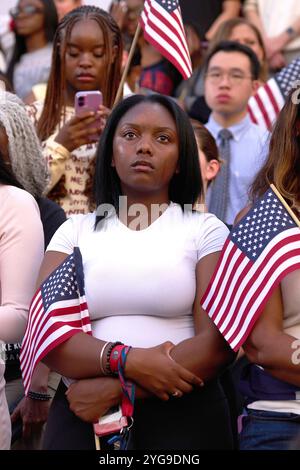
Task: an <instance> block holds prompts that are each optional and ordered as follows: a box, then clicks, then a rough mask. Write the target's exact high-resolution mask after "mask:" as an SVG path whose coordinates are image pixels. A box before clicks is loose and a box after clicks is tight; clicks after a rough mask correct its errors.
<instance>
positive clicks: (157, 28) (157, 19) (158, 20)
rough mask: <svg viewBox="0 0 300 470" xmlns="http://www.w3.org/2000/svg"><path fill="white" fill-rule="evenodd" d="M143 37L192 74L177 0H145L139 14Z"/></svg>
mask: <svg viewBox="0 0 300 470" xmlns="http://www.w3.org/2000/svg"><path fill="white" fill-rule="evenodd" d="M140 23H141V26H142V28H143V30H144V36H145V39H146V40H147V41H148V42H149V43H150V44H152V45H153V46H154V47H155V48H156V49H158V50H159V52H160V53H161V54H162V55H163V56H164V57H166V58H167V59H168V60H169V61H170V62H172V64H173V65H174V66H175V67H176V68H177V69H178V70H179V72H180V73H181V75H182V76H183V78H184V79H187V78H189V77H190V76H191V75H192V64H191V57H190V53H189V50H188V46H187V42H186V35H185V31H184V27H183V23H182V17H181V10H180V6H179V1H178V0H145V3H144V9H143V11H142V14H141V20H140Z"/></svg>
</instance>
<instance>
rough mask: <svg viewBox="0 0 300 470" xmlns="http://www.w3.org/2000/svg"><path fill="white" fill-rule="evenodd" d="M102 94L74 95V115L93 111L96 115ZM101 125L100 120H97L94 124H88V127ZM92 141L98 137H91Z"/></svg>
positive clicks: (91, 92)
mask: <svg viewBox="0 0 300 470" xmlns="http://www.w3.org/2000/svg"><path fill="white" fill-rule="evenodd" d="M102 102H103V99H102V93H101V91H98V90H95V91H78V92H77V93H76V95H75V114H76V116H81V115H82V114H83V113H86V112H88V111H93V112H94V113H96V112H97V111H99V106H100V105H101V104H102ZM100 125H101V118H100V117H99V118H97V119H96V121H95V122H93V123H91V124H89V127H91V128H93V127H95V126H96V127H99V126H100ZM91 138H92V139H93V140H97V139H98V138H99V136H98V135H93V136H91Z"/></svg>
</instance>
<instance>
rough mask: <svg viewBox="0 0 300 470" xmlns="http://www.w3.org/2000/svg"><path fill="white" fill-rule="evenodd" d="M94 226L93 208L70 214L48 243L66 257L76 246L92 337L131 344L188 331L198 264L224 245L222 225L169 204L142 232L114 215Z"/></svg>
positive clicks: (172, 337) (184, 335)
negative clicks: (86, 212)
mask: <svg viewBox="0 0 300 470" xmlns="http://www.w3.org/2000/svg"><path fill="white" fill-rule="evenodd" d="M94 224H95V213H92V214H86V215H75V216H72V217H71V218H70V219H69V220H68V221H67V222H65V223H64V224H63V225H62V226H61V227H60V228H59V229H58V230H57V232H56V233H55V235H54V237H53V238H52V240H51V242H50V244H49V246H48V248H47V251H58V252H63V253H67V254H70V253H71V252H72V251H73V248H74V247H75V246H78V247H79V249H80V251H81V254H82V259H83V269H84V276H85V291H86V299H87V304H88V308H89V313H90V317H91V322H92V330H93V335H94V336H95V337H97V338H101V339H103V340H106V341H116V340H119V341H122V342H124V343H126V344H130V345H132V346H136V347H151V346H154V345H157V344H160V343H161V342H164V341H167V340H170V341H172V342H173V343H175V344H177V343H179V342H180V341H183V340H184V339H186V338H189V337H191V336H193V335H194V323H193V316H192V307H193V302H194V298H195V292H196V264H197V262H198V261H199V260H200V259H201V258H203V257H204V256H206V255H208V254H209V253H213V252H216V251H220V250H221V248H222V246H223V244H224V241H225V238H226V236H227V234H228V229H227V228H226V227H225V225H224V224H223V223H222V222H220V221H219V220H218V219H217V218H216V217H215V216H214V215H211V214H204V213H196V212H183V211H182V210H181V207H180V206H179V205H178V204H174V203H171V204H170V205H169V207H168V208H167V209H166V210H165V212H164V213H163V214H162V215H161V216H160V217H159V218H158V219H156V220H155V222H153V223H152V224H151V225H150V226H149V227H148V228H147V229H145V230H140V231H135V230H131V229H130V228H128V227H126V226H125V225H124V224H122V222H120V220H119V218H118V217H117V216H116V215H112V216H111V217H109V218H107V219H106V220H105V221H104V223H101V228H100V229H98V230H96V231H95V230H94Z"/></svg>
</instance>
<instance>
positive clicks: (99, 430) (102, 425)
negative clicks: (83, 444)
mask: <svg viewBox="0 0 300 470" xmlns="http://www.w3.org/2000/svg"><path fill="white" fill-rule="evenodd" d="M127 424H128V422H127V418H126V416H122V411H121V408H119V409H118V410H117V411H114V412H113V413H110V412H108V413H107V414H106V415H104V416H102V417H101V418H100V419H99V421H98V423H96V424H94V433H95V434H96V436H99V437H101V436H107V435H109V434H113V433H115V432H120V431H121V430H122V429H123V428H124V427H126V426H127Z"/></svg>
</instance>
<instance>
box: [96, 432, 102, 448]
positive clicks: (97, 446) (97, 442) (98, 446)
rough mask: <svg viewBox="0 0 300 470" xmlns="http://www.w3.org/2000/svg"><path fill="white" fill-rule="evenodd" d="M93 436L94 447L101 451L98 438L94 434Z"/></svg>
mask: <svg viewBox="0 0 300 470" xmlns="http://www.w3.org/2000/svg"><path fill="white" fill-rule="evenodd" d="M94 436H95V446H96V450H101V447H100V439H99V436H97V434H94Z"/></svg>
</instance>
